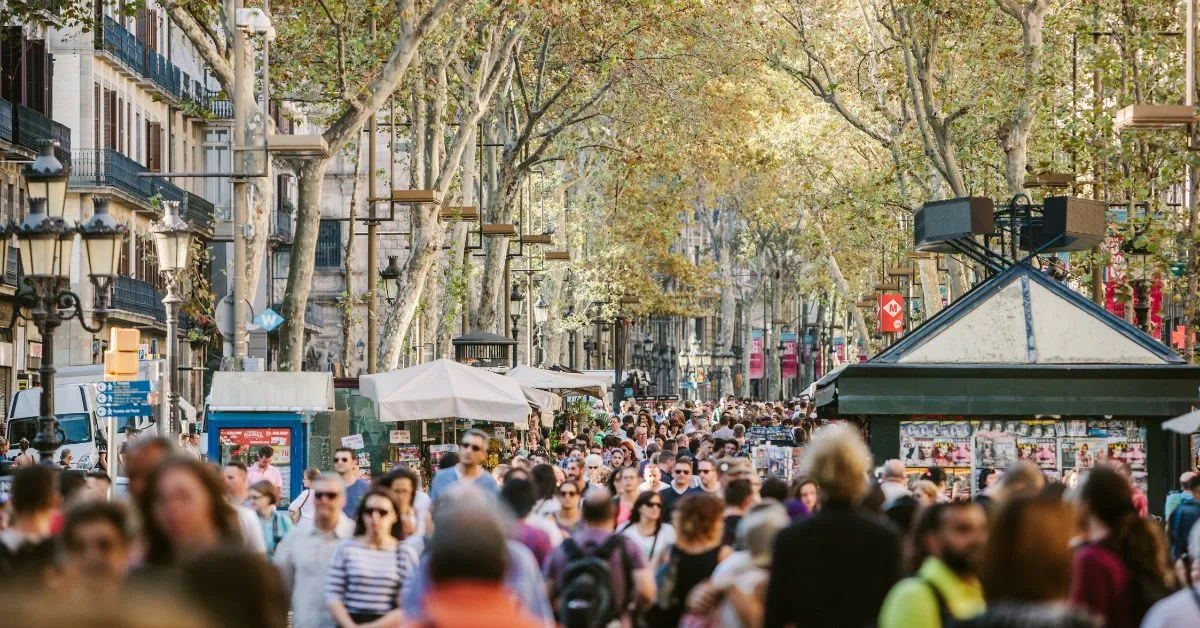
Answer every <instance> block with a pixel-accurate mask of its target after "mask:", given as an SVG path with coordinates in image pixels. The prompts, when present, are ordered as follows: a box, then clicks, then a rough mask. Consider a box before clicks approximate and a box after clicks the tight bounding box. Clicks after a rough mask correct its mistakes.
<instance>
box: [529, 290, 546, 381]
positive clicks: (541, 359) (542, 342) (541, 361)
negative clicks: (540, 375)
mask: <svg viewBox="0 0 1200 628" xmlns="http://www.w3.org/2000/svg"><path fill="white" fill-rule="evenodd" d="M549 318H550V303H549V302H547V301H546V295H544V294H543V295H542V296H540V297H538V300H537V303H535V304H534V306H533V322H534V323H537V326H538V335H537V338H538V366H545V365H546V320H547V319H549Z"/></svg>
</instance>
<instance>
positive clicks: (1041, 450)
mask: <svg viewBox="0 0 1200 628" xmlns="http://www.w3.org/2000/svg"><path fill="white" fill-rule="evenodd" d="M1017 457H1018V458H1020V459H1022V460H1028V461H1030V462H1032V463H1033V464H1036V465H1037V466H1038V468H1040V469H1042V470H1053V469H1057V468H1058V441H1056V440H1055V439H1053V438H1018V439H1017Z"/></svg>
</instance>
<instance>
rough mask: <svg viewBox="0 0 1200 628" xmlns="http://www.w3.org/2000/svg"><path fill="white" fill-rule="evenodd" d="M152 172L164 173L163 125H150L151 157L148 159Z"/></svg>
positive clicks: (153, 123) (155, 123)
mask: <svg viewBox="0 0 1200 628" xmlns="http://www.w3.org/2000/svg"><path fill="white" fill-rule="evenodd" d="M147 161H148V162H149V168H150V170H151V171H152V172H161V171H162V125H161V124H159V123H157V122H152V123H150V155H149V157H148V159H147Z"/></svg>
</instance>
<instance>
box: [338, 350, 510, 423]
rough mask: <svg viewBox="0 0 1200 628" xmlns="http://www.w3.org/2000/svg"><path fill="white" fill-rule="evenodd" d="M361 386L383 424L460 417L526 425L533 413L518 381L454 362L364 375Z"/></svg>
mask: <svg viewBox="0 0 1200 628" xmlns="http://www.w3.org/2000/svg"><path fill="white" fill-rule="evenodd" d="M359 387H360V390H361V392H362V395H363V396H364V397H366V398H368V399H371V400H372V401H374V402H375V411H376V415H377V416H378V417H379V420H380V421H384V422H389V421H425V420H431V419H452V418H459V419H471V420H473V421H492V422H496V423H513V424H517V425H524V424H525V423H526V419H528V417H529V414H530V412H532V411H533V410H532V409H531V408H530V407H529V403H528V402H526V401H525V392H524V391H523V390H522V389H521V385H520V384H519V383H518V382H517V381H516V380H513V379H509V378H507V377H504V376H503V375H497V374H495V373H490V372H488V371H485V370H483V369H479V368H475V367H473V366H467V365H465V364H459V363H458V362H455V361H453V360H434V361H433V362H427V363H425V364H419V365H417V366H411V367H409V368H406V369H400V370H398V371H392V372H390V373H378V374H375V375H364V376H363V377H362V378H360V380H359Z"/></svg>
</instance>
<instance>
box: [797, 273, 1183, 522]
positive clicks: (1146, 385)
mask: <svg viewBox="0 0 1200 628" xmlns="http://www.w3.org/2000/svg"><path fill="white" fill-rule="evenodd" d="M1198 389H1200V369H1197V368H1196V367H1192V366H1187V365H1185V364H1184V363H1183V360H1182V359H1181V358H1180V357H1179V356H1178V355H1176V354H1175V353H1174V352H1172V351H1171V350H1170V349H1169V348H1168V347H1166V346H1164V345H1163V344H1162V343H1160V342H1158V341H1157V340H1155V339H1154V338H1152V337H1150V336H1149V335H1147V334H1146V333H1144V332H1143V331H1141V330H1139V329H1138V328H1136V327H1135V326H1133V325H1131V324H1129V323H1128V322H1126V321H1124V320H1122V319H1120V318H1118V317H1116V316H1114V315H1112V314H1111V313H1109V312H1108V311H1106V310H1105V309H1103V308H1101V307H1099V306H1097V305H1096V304H1094V303H1092V302H1091V301H1088V300H1087V299H1085V298H1083V297H1082V296H1080V295H1079V294H1077V293H1076V292H1074V291H1072V290H1071V289H1069V288H1067V287H1066V286H1064V285H1062V284H1061V283H1059V282H1058V281H1056V280H1054V279H1053V278H1051V277H1049V276H1048V275H1046V274H1044V273H1042V272H1040V271H1038V270H1036V269H1034V268H1032V267H1030V266H1028V265H1027V264H1016V265H1013V266H1012V267H1010V268H1008V269H1006V270H1005V271H1003V272H1001V273H998V274H996V275H995V276H993V277H992V278H991V279H989V280H988V281H986V282H984V283H983V284H980V285H979V286H977V287H976V288H975V289H974V290H972V291H971V292H970V293H968V294H967V295H964V296H963V297H962V298H960V299H959V300H958V301H956V302H954V303H953V304H951V305H950V306H949V307H947V308H946V309H944V310H942V311H941V312H939V313H938V314H937V315H936V316H934V317H933V318H931V319H930V320H928V321H927V322H926V323H925V324H923V325H921V326H920V327H918V328H917V329H916V330H914V331H912V332H911V333H909V334H908V335H907V336H905V337H903V338H902V339H901V340H899V341H897V342H896V343H895V344H893V345H892V346H891V347H889V348H888V349H886V350H885V351H883V352H881V353H880V354H879V355H877V356H875V358H873V359H872V360H870V361H869V362H867V363H865V364H852V365H848V366H846V367H845V368H843V369H842V370H840V371H837V372H834V373H830V374H829V375H828V376H826V377H825V378H823V379H822V380H821V381H820V382H819V383H818V388H817V391H816V392H817V394H816V399H817V403H818V404H819V406H820V408H819V411H820V412H821V414H822V416H823V417H826V418H855V419H859V420H861V421H863V422H865V423H866V425H867V426H868V431H869V438H870V444H871V449H872V451H873V453H874V454H875V457H876V460H877V462H882V461H883V460H887V459H892V458H898V459H900V460H903V461H904V462H905V465H906V466H907V467H908V468H909V469H910V473H912V474H917V473H920V472H922V471H923V470H924V469H925V468H927V467H929V466H933V465H937V466H941V467H945V468H946V469H947V471H948V473H949V475H950V476H951V478H950V484H951V485H952V486H953V485H955V484H957V485H958V486H959V487H960V490H962V489H966V490H969V491H971V492H972V493H975V492H977V491H978V490H979V487H980V479H979V478H980V476H981V475H983V474H986V470H990V469H1003V468H1004V467H1006V466H1007V465H1008V464H1010V463H1011V462H1013V461H1015V460H1018V459H1029V460H1031V461H1032V462H1034V463H1035V464H1037V465H1038V466H1039V467H1041V468H1042V469H1043V470H1044V471H1045V472H1046V473H1047V475H1049V476H1051V477H1062V478H1065V479H1067V480H1070V479H1072V476H1075V475H1076V474H1078V473H1079V471H1081V470H1085V469H1087V468H1089V467H1091V466H1094V465H1096V464H1097V463H1101V462H1104V461H1112V462H1120V463H1128V464H1129V465H1130V466H1131V467H1132V469H1133V475H1134V479H1135V481H1136V482H1137V483H1138V484H1139V485H1141V486H1142V487H1143V488H1144V489H1146V490H1147V491H1148V494H1149V497H1150V504H1151V508H1152V509H1153V508H1157V507H1160V505H1161V504H1162V503H1163V498H1164V496H1165V495H1166V492H1167V490H1169V489H1170V488H1171V486H1172V484H1173V480H1172V478H1173V477H1177V476H1178V474H1179V473H1180V471H1181V470H1182V468H1183V467H1186V466H1188V463H1187V462H1186V460H1185V455H1186V452H1187V443H1186V441H1185V439H1183V438H1181V437H1176V436H1173V435H1171V434H1169V433H1167V432H1165V431H1164V430H1163V429H1162V427H1161V423H1162V422H1163V421H1164V420H1166V419H1169V418H1171V417H1174V416H1177V415H1179V414H1181V413H1183V412H1186V411H1188V410H1189V409H1191V408H1192V407H1193V406H1194V405H1195V404H1197V403H1200V397H1198Z"/></svg>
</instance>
